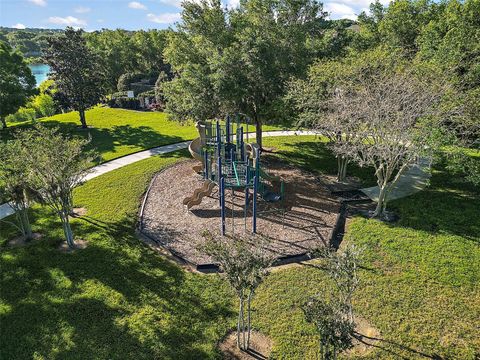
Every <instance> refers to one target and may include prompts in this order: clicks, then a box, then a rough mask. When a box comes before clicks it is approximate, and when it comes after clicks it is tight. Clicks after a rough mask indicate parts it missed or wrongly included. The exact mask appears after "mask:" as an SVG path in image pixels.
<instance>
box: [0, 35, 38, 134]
mask: <svg viewBox="0 0 480 360" xmlns="http://www.w3.org/2000/svg"><path fill="white" fill-rule="evenodd" d="M0 63H1V64H2V65H1V66H0V122H1V123H2V125H3V127H7V123H6V121H5V116H7V115H9V114H13V113H15V112H16V111H17V110H18V109H19V108H20V107H21V106H22V105H24V104H25V102H26V101H27V98H28V97H29V96H30V95H32V94H33V93H34V89H35V78H34V77H33V75H32V72H31V71H30V69H29V68H28V66H27V64H26V63H25V61H24V60H23V58H22V56H21V55H20V54H19V53H17V52H15V51H14V50H12V48H11V47H10V46H9V45H7V44H6V43H5V42H3V41H0Z"/></svg>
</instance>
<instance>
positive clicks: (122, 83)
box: [117, 72, 143, 91]
mask: <svg viewBox="0 0 480 360" xmlns="http://www.w3.org/2000/svg"><path fill="white" fill-rule="evenodd" d="M142 77H143V75H142V74H136V73H131V72H127V73H125V74H123V75H121V76H120V78H119V79H118V83H117V89H118V91H127V90H132V89H130V87H131V84H132V83H134V82H136V81H140V79H141V78H142Z"/></svg>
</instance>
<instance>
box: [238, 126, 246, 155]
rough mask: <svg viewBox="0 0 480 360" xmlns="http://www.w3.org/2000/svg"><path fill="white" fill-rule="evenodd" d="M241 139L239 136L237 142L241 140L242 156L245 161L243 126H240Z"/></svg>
mask: <svg viewBox="0 0 480 360" xmlns="http://www.w3.org/2000/svg"><path fill="white" fill-rule="evenodd" d="M239 132H240V139H238V138H237V142H238V141H239V143H240V157H241V158H242V161H245V149H244V146H243V126H242V127H240V131H239Z"/></svg>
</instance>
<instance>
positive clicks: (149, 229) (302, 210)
mask: <svg viewBox="0 0 480 360" xmlns="http://www.w3.org/2000/svg"><path fill="white" fill-rule="evenodd" d="M195 164H196V162H194V161H185V162H181V163H178V164H176V165H174V166H172V167H169V168H167V169H165V170H164V171H162V172H161V173H159V174H158V175H157V176H156V178H155V180H154V181H153V183H152V186H151V188H150V192H149V194H148V197H147V199H146V201H145V206H144V208H143V209H144V210H143V216H142V219H141V231H142V233H143V234H144V235H146V236H147V237H149V238H151V239H153V240H154V241H156V242H157V243H159V244H160V245H161V246H163V247H165V248H166V249H168V250H169V251H170V252H171V253H172V254H174V255H175V256H178V257H180V258H181V259H183V260H185V261H186V262H187V263H190V264H193V265H195V266H199V265H204V264H211V263H212V261H211V259H210V258H209V257H208V256H207V255H206V254H203V253H201V252H200V251H199V250H198V248H199V247H201V245H202V242H203V241H204V237H203V234H204V233H205V232H206V231H208V232H210V233H213V234H220V223H221V221H220V207H219V199H218V188H217V187H215V188H214V190H213V193H212V194H211V196H209V197H205V198H204V199H203V201H202V203H201V204H200V205H197V206H194V207H192V208H191V210H190V211H187V209H186V207H185V206H184V205H183V203H182V200H183V199H184V198H185V197H187V196H190V195H192V193H193V191H194V189H197V188H199V187H201V185H202V183H203V179H202V177H201V176H199V175H198V174H196V173H195V172H194V171H193V170H192V166H193V165H195ZM262 166H265V168H266V171H268V172H269V173H271V174H273V175H275V176H280V177H282V179H284V181H285V195H286V196H285V200H284V203H283V210H284V211H283V210H282V205H281V204H278V203H277V204H270V203H267V202H265V201H263V200H262V201H259V203H258V216H257V233H258V235H259V236H263V237H265V238H267V239H268V240H269V241H268V245H267V248H266V250H268V251H270V252H272V253H274V255H275V256H276V257H277V258H282V259H285V258H292V257H297V256H298V257H301V256H305V255H306V254H309V253H310V252H311V251H312V250H314V249H317V248H319V247H321V246H325V245H328V244H329V242H330V237H331V233H332V229H333V227H334V225H335V222H336V219H337V214H338V212H339V209H340V204H339V202H338V201H337V198H336V197H335V196H333V195H331V194H330V192H329V191H328V189H327V188H326V187H325V186H324V185H322V184H320V183H319V181H318V179H317V178H316V177H315V176H314V175H312V174H311V173H308V172H305V171H302V170H300V169H298V168H294V167H291V166H288V165H285V164H282V163H269V164H267V165H265V164H262ZM277 187H278V185H277ZM273 191H275V192H278V191H279V189H276V188H275V186H274V189H273ZM250 196H251V195H250ZM225 197H226V201H225V203H226V232H227V234H228V235H232V234H233V233H234V234H235V235H240V236H242V235H244V234H250V233H251V229H252V213H251V210H252V209H251V206H250V207H249V208H247V209H246V210H245V208H244V204H245V193H244V192H243V191H231V190H228V191H227V192H226V196H225ZM245 211H246V214H247V216H246V218H244V214H245Z"/></svg>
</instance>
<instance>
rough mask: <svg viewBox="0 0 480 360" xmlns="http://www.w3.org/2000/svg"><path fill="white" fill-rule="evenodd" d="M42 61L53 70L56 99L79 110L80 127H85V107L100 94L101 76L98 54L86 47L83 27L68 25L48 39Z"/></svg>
mask: <svg viewBox="0 0 480 360" xmlns="http://www.w3.org/2000/svg"><path fill="white" fill-rule="evenodd" d="M48 45H49V46H48V48H47V49H46V50H45V52H44V60H45V61H46V63H47V64H48V65H50V69H51V71H52V73H51V77H52V78H53V80H54V81H55V84H56V86H57V89H58V93H59V94H61V96H58V97H57V98H59V99H63V101H65V106H67V107H71V108H72V109H74V110H76V111H78V113H79V115H80V122H81V124H82V128H87V121H86V119H85V110H87V109H88V108H89V107H91V106H93V105H96V104H97V103H98V102H99V100H100V99H101V97H102V84H103V77H102V75H101V72H100V68H99V65H98V63H99V62H98V59H97V57H96V56H95V55H94V54H93V53H92V51H91V50H90V49H89V48H88V47H87V45H86V40H85V38H84V37H83V30H81V29H80V30H74V29H73V28H71V27H68V28H67V29H66V30H65V33H64V35H62V36H58V37H54V38H50V39H48Z"/></svg>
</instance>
